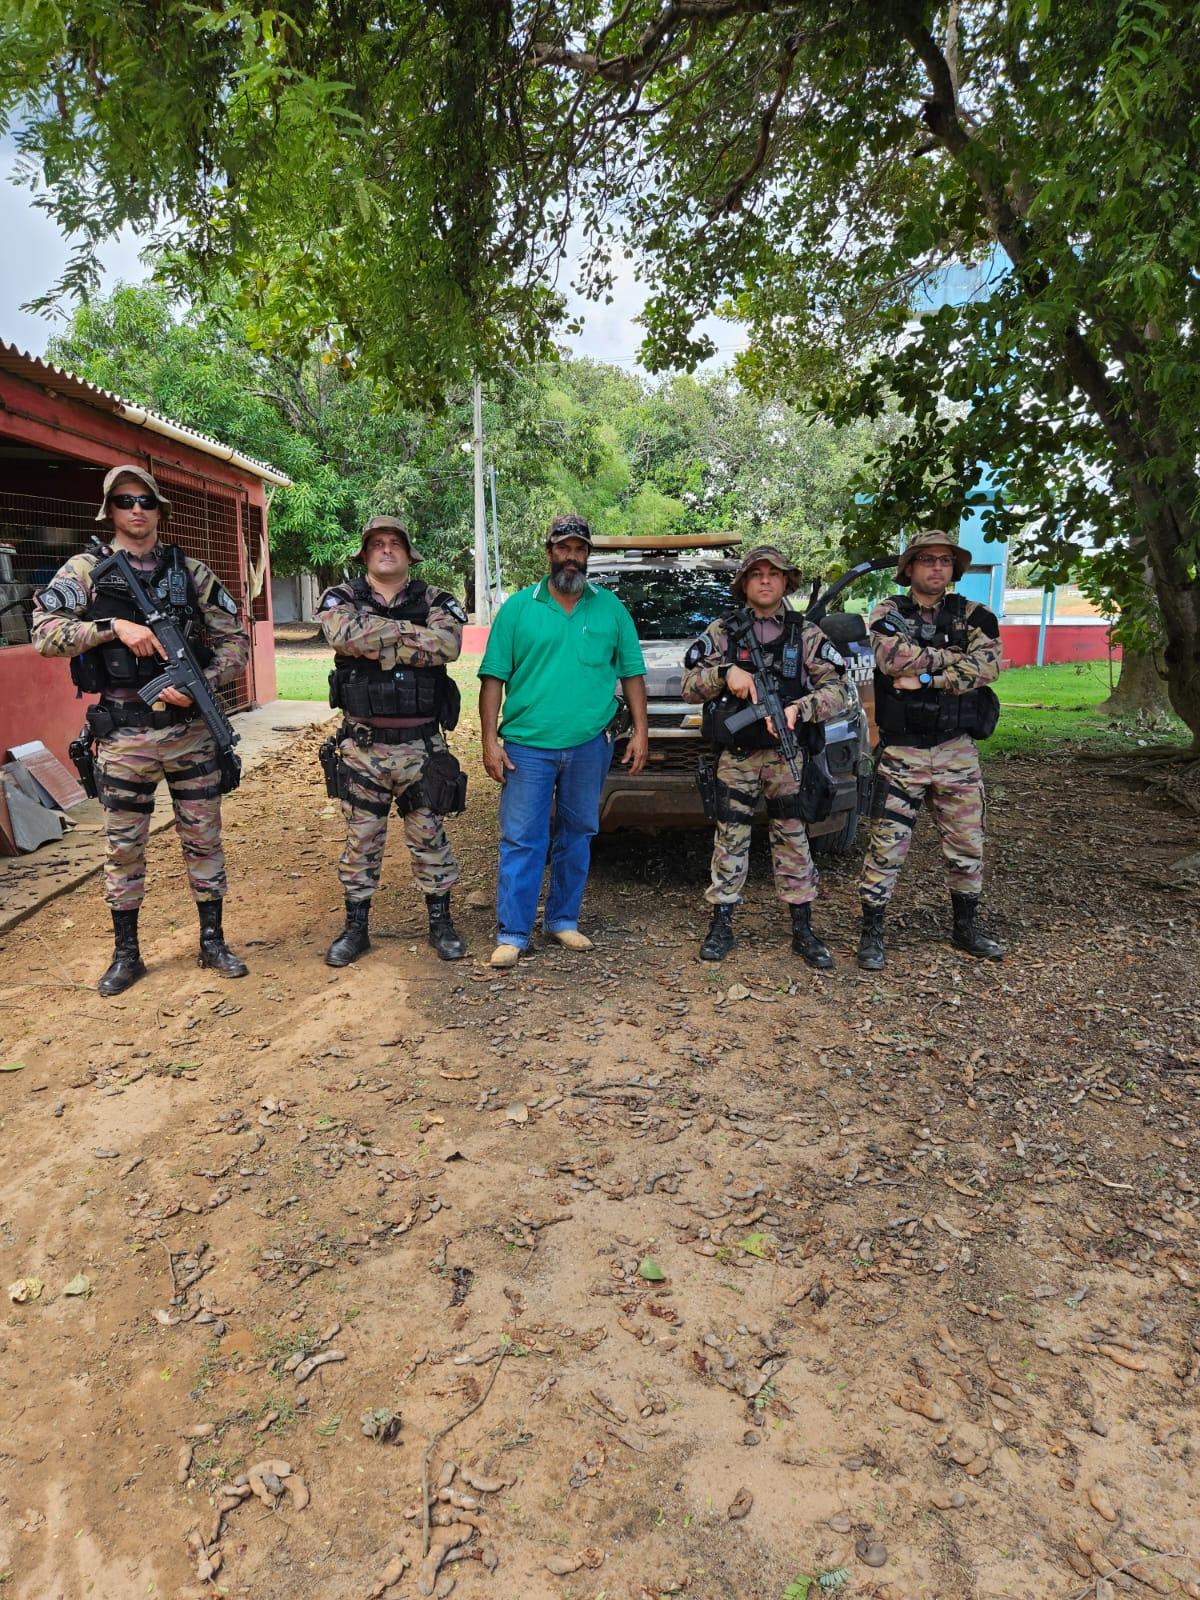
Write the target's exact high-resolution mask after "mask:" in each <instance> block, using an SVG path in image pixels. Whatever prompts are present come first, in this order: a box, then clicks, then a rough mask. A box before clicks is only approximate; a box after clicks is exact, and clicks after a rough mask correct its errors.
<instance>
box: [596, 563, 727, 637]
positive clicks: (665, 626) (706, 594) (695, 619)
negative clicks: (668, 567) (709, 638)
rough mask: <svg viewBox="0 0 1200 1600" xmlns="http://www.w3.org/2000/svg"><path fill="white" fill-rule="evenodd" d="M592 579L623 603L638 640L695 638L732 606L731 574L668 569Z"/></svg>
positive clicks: (606, 575) (617, 574)
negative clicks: (631, 620)
mask: <svg viewBox="0 0 1200 1600" xmlns="http://www.w3.org/2000/svg"><path fill="white" fill-rule="evenodd" d="M588 577H589V578H590V579H591V581H592V582H593V583H595V584H599V585H601V586H602V587H603V588H605V589H611V590H612V591H613V592H614V593H615V594H616V595H617V597H618V599H619V600H621V601H622V602H623V603H624V605H625V607H626V609H627V610H628V611H629V614H630V616H631V617H632V618H633V625H634V627H635V628H636V629H637V635H638V638H639V639H694V638H695V637H696V635H697V634H698V633H703V632H704V630H705V628H707V627H708V625H709V623H710V622H711V621H712V620H713V618H714V617H719V616H720V615H721V613H722V612H724V611H729V610H731V609H732V607H733V599H732V597H731V595H730V593H729V579H730V577H731V574H730V573H727V572H710V571H705V570H703V569H702V568H701V569H696V568H692V569H689V568H687V567H680V568H679V569H677V570H674V571H669V572H662V571H655V572H647V571H645V570H643V571H640V572H639V571H634V572H612V571H609V572H589V573H588Z"/></svg>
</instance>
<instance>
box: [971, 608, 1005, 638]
mask: <svg viewBox="0 0 1200 1600" xmlns="http://www.w3.org/2000/svg"><path fill="white" fill-rule="evenodd" d="M967 621H968V623H969V624H970V625H971V627H972V628H978V629H979V631H980V633H982V634H983V635H984V636H985V637H986V638H988V639H998V638H999V637H1000V624H999V622H997V620H996V613H995V612H994V611H989V610H988V608H987V606H976V607H975V609H974V610H973V611H968V612H967Z"/></svg>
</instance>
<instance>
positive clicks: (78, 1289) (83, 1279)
mask: <svg viewBox="0 0 1200 1600" xmlns="http://www.w3.org/2000/svg"><path fill="white" fill-rule="evenodd" d="M62 1292H63V1293H64V1294H82V1295H89V1294H91V1292H92V1280H91V1279H90V1278H89V1277H87V1276H85V1274H84V1273H82V1272H77V1273H76V1274H75V1276H74V1277H73V1278H72V1279H71V1281H70V1283H64V1284H63V1291H62Z"/></svg>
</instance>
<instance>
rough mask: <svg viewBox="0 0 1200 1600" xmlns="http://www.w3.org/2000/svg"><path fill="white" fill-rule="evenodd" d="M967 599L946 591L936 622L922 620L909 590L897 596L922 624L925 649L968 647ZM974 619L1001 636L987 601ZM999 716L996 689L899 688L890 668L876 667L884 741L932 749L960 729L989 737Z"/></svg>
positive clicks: (900, 604) (897, 606)
mask: <svg viewBox="0 0 1200 1600" xmlns="http://www.w3.org/2000/svg"><path fill="white" fill-rule="evenodd" d="M967 604H968V602H967V601H966V599H965V598H964V597H963V596H962V595H961V594H948V595H944V596H943V598H942V603H941V605H940V606H939V607H938V611H937V615H936V616H935V617H934V619H933V621H932V622H927V621H926V620H925V619H924V617H923V616H922V615H921V608H920V606H919V605H918V604H917V602H916V601H915V600H914V599H913V598H912V596H911V595H907V594H906V595H899V596H897V598H896V600H895V609H896V610H897V611H899V612H900V614H901V616H903V617H905V618H907V619H909V620H915V621H916V622H917V623H918V626H919V632H918V637H917V642H918V644H920V645H921V646H922V647H923V648H929V649H933V650H946V649H951V650H965V649H966V648H967V641H968V637H969V629H968V626H967ZM972 622H973V624H974V626H975V627H977V628H982V629H983V630H984V632H985V633H990V634H991V636H992V637H998V636H999V627H998V625H997V623H996V619H995V617H994V616H993V615H992V613H991V612H990V611H989V610H987V608H986V607H985V606H977V607H976V609H975V610H974V612H973V613H972ZM989 624H990V627H989ZM993 629H994V630H995V632H994V633H992V630H993ZM999 716H1000V702H999V700H997V698H996V695H995V692H994V691H993V690H992V689H990V688H987V687H986V686H985V687H984V688H981V689H968V690H967V692H966V693H965V694H951V693H950V692H949V691H948V690H946V689H935V688H933V687H932V686H930V687H929V688H927V689H915V690H903V689H897V688H896V684H895V681H894V679H892V678H890V677H889V676H888V675H887V673H886V672H880V671H879V669H878V668H876V669H875V722H876V725H877V726H878V728H879V739H880V743H881V744H902V745H911V746H914V747H915V748H917V749H920V750H930V749H932V748H933V746H934V745H938V744H945V742H946V740H947V739H957V738H958V736H959V734H961V733H968V734H970V735H971V737H972V738H973V739H986V738H987V737H988V735H989V734H991V733H994V732H995V729H996V723H997V721H998V720H999Z"/></svg>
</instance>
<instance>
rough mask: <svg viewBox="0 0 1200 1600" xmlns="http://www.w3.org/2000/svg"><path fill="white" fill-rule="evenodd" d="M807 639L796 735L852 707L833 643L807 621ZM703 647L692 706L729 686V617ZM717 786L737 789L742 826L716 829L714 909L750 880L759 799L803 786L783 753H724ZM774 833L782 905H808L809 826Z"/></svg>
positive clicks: (791, 821) (788, 825) (790, 823)
mask: <svg viewBox="0 0 1200 1600" xmlns="http://www.w3.org/2000/svg"><path fill="white" fill-rule="evenodd" d="M781 614H782V613H781ZM801 640H802V660H803V664H804V675H805V677H806V678H807V680H808V681H809V683H810V684H811V685H812V688H811V690H810V692H809V693H808V694H806V695H804V696H803V697H802V698H801V699H800V700H798V701H796V702H794V703H795V704H796V705H798V706H799V708H800V710H799V714H798V716H797V719H796V726H797V730H799V728H800V725H801V724H802V723H805V722H824V721H826V720H827V719H828V718H829V717H836V716H838V715H840V714H841V713H843V712H845V711H847V710H848V709H849V704H850V702H849V696H848V694H847V692H846V668H845V664H844V663H843V661H842V658H841V656H840V655H838V653H837V651H836V650H835V649H834V647H833V645H832V644H830V642H829V640H828V639H827V638H826V637H825V635H824V634H823V633H822V632H821V630H820V629H819V628H817V627H815V626H814V625H813V624H811V623H807V622H806V623H805V624H804V627H803V630H802V634H801ZM699 643H700V645H701V647H702V649H703V654H704V659H703V661H702V662H700V663H698V664H697V665H695V666H691V667H685V670H684V673H683V698H684V700H686V701H687V702H688V703H689V704H692V705H696V704H699V703H702V702H703V701H705V700H715V699H717V698H718V696H719V695H720V694H721V693H722V692H723V690H724V688H725V665H726V661H727V644H728V636H727V634H726V630H725V622H724V619H723V618H720V617H718V618H717V620H716V621H715V622H712V623H710V624H709V626H708V628H707V629H706V630H705V632H704V634H703V635H702V636H701V639H700V641H699ZM803 759H804V757H803V756H801V760H802V761H803ZM717 780H718V782H719V783H723V784H726V785H728V787H729V789H730V790H732V791H733V794H732V795H731V796H730V802H731V807H732V809H734V810H735V811H736V812H737V813H738V817H737V820H736V821H728V822H718V823H717V825H716V836H715V838H714V841H713V854H712V882H711V883H710V885H709V888H708V889H707V891H706V892H705V896H704V898H705V899H706V900H707V901H708V903H709V905H734V904H736V903H737V901H738V900H739V899H740V897H741V893H742V889H743V887H744V885H745V882H746V872H747V869H748V867H749V862H750V829H751V821H752V819H753V816H754V811H755V807H756V806H757V804H758V798H759V795H760V794H761V795H762V796H763V797H764V798H765V799H766V800H767V801H774V800H779V799H782V798H784V797H786V796H790V795H794V794H795V793H796V791H797V787H798V786H797V783H796V780H795V778H793V777H792V774H791V772H790V771H789V770H788V765H787V762H786V761H785V760H784V758H783V756H782V754H781V753H780V752H779V751H778V749H769V750H754V751H751V752H748V753H747V754H745V755H741V754H739V753H738V752H737V751H735V750H731V749H728V748H726V749H723V750H722V751H721V755H720V760H719V761H718V763H717ZM769 833H770V840H771V864H772V867H773V869H774V874H775V887H776V889H777V890H778V893H779V897H780V899H781V900H783V901H784V902H785V903H786V904H788V905H808V904H810V903H811V902H812V901H813V900H815V899H816V896H817V869H816V867H815V866H814V865H813V859H812V852H811V850H810V849H809V844H808V832H807V830H806V828H805V826H804V823H803V821H802V820H801V819H800V818H799V817H772V818H771V819H770V823H769Z"/></svg>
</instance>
